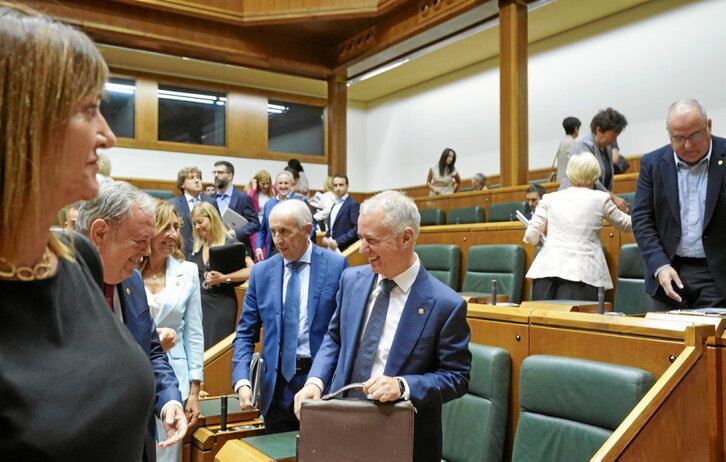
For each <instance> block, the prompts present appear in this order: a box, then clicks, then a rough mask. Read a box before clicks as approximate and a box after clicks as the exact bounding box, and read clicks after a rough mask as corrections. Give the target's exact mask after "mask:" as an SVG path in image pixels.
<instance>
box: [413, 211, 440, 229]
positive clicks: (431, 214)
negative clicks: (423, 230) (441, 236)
mask: <svg viewBox="0 0 726 462" xmlns="http://www.w3.org/2000/svg"><path fill="white" fill-rule="evenodd" d="M418 213H419V215H421V226H434V225H443V224H444V222H445V221H446V214H445V213H444V211H443V210H441V209H424V210H419V211H418Z"/></svg>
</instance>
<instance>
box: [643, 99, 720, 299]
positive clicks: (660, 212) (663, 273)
mask: <svg viewBox="0 0 726 462" xmlns="http://www.w3.org/2000/svg"><path fill="white" fill-rule="evenodd" d="M666 129H667V131H668V137H669V138H670V141H671V142H670V144H669V145H666V146H663V147H662V148H660V149H658V150H656V151H653V152H651V153H650V154H647V155H645V156H643V158H642V159H641V160H640V175H639V178H638V188H637V190H636V194H635V204H634V206H633V215H632V217H633V233H634V234H635V239H636V241H637V242H638V246H639V247H640V251H641V254H642V255H643V260H644V261H645V288H646V291H647V292H648V294H649V295H650V296H651V297H652V298H653V308H654V309H655V310H669V309H676V308H678V309H680V308H705V307H726V285H725V284H724V283H725V282H726V232H724V226H726V182H724V171H726V139H724V138H719V137H716V136H713V135H712V134H711V119H709V118H708V115H707V114H706V110H705V109H704V108H703V106H701V104H700V103H699V102H698V101H696V100H693V99H683V100H679V101H676V102H675V103H673V104H672V105H671V106H670V108H669V109H668V117H667V122H666Z"/></svg>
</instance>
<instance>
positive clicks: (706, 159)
mask: <svg viewBox="0 0 726 462" xmlns="http://www.w3.org/2000/svg"><path fill="white" fill-rule="evenodd" d="M712 149H713V143H710V144H709V145H708V152H707V153H706V155H705V156H703V158H702V159H701V160H699V161H698V162H696V163H695V164H693V165H691V164H689V163H687V162H685V161H684V160H682V159H681V158H680V157H678V154H676V150H675V149H674V150H673V160H674V161H675V163H676V168H681V167H682V168H691V167H695V166H696V165H700V164H702V163H704V162H705V163H706V165H708V163H709V162H710V161H711V150H712Z"/></svg>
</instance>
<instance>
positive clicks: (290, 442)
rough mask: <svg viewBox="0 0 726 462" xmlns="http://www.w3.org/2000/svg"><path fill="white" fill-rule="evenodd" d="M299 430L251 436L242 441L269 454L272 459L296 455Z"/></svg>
mask: <svg viewBox="0 0 726 462" xmlns="http://www.w3.org/2000/svg"><path fill="white" fill-rule="evenodd" d="M297 434H298V432H297V431H291V432H285V433H274V434H271V435H260V436H250V437H248V438H242V441H244V442H245V443H247V444H249V445H250V446H252V447H253V448H255V449H257V450H258V451H260V452H261V453H263V454H265V455H266V456H268V457H269V458H270V459H271V460H278V459H286V458H290V457H295V455H296V453H297V447H296V446H297V441H296V438H295V437H296V436H297Z"/></svg>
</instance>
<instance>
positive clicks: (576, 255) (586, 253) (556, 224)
mask: <svg viewBox="0 0 726 462" xmlns="http://www.w3.org/2000/svg"><path fill="white" fill-rule="evenodd" d="M566 175H567V178H568V179H569V181H570V184H571V185H572V186H571V187H569V188H567V189H563V190H560V191H558V192H555V193H552V194H545V195H544V197H542V199H541V200H540V201H539V204H537V208H536V209H535V211H534V215H533V216H532V219H531V220H530V222H529V226H528V227H527V231H526V232H525V234H524V242H526V243H528V244H538V243H539V242H540V238H541V236H542V235H543V234H544V233H545V230H546V231H547V239H546V240H545V243H544V246H543V247H542V250H541V251H540V252H539V254H537V257H536V258H535V259H534V262H532V266H531V267H530V268H529V271H528V272H527V277H528V278H530V279H533V281H532V299H533V300H554V299H569V300H593V301H595V300H597V288H598V287H604V288H605V289H612V288H613V283H612V280H611V279H610V273H609V272H608V266H607V263H606V261H605V255H604V254H603V250H602V244H601V243H600V237H599V236H600V230H602V222H603V220H607V221H608V222H609V223H610V224H611V225H613V226H614V227H615V228H616V229H618V230H619V231H624V232H631V231H632V226H631V223H630V215H627V214H626V213H624V212H622V211H620V210H619V209H618V208H617V207H616V206H615V204H614V203H613V201H612V200H610V194H609V193H607V192H604V191H599V190H595V189H593V185H594V184H595V181H596V180H597V179H598V178H600V165H599V164H598V161H597V159H595V156H593V155H592V154H591V153H589V152H583V153H582V154H578V155H575V156H572V157H571V158H570V160H569V162H568V163H567V172H566Z"/></svg>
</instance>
